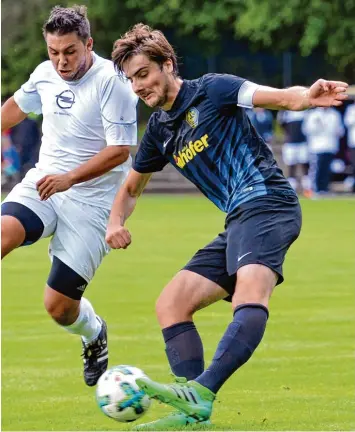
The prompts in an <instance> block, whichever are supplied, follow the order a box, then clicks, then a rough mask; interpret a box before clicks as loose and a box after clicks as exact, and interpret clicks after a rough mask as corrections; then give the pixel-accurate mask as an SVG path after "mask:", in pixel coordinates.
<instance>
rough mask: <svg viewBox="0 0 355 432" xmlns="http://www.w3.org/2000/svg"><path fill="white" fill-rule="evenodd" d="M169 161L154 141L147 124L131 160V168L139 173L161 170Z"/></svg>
mask: <svg viewBox="0 0 355 432" xmlns="http://www.w3.org/2000/svg"><path fill="white" fill-rule="evenodd" d="M168 163H169V161H168V159H166V158H165V157H164V155H163V154H162V153H161V152H160V150H159V148H158V147H157V145H156V143H155V139H154V138H153V134H152V132H151V130H150V128H149V124H148V127H147V130H146V131H145V134H144V135H143V138H142V141H141V144H140V146H139V149H138V152H137V154H136V157H135V159H134V162H133V169H134V170H135V171H137V172H139V173H153V172H157V171H161V170H162V169H163V168H164V167H165V165H167V164H168Z"/></svg>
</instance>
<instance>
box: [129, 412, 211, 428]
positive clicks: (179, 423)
mask: <svg viewBox="0 0 355 432" xmlns="http://www.w3.org/2000/svg"><path fill="white" fill-rule="evenodd" d="M210 425H211V422H210V420H203V421H200V420H196V419H195V418H193V417H189V416H187V415H186V414H184V413H182V412H174V413H172V414H169V415H167V416H166V417H163V418H161V419H159V420H155V421H152V422H150V423H142V424H140V425H137V426H135V427H134V428H133V430H135V431H149V430H151V431H159V430H167V429H177V428H185V427H189V426H191V429H193V430H195V429H200V426H201V429H202V428H203V426H210ZM189 429H190V428H189Z"/></svg>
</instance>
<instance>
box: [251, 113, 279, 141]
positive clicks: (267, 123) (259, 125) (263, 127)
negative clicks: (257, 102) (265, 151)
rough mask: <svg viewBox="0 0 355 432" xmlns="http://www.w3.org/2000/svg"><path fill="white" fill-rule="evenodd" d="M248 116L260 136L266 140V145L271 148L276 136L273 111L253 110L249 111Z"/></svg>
mask: <svg viewBox="0 0 355 432" xmlns="http://www.w3.org/2000/svg"><path fill="white" fill-rule="evenodd" d="M247 114H248V117H249V119H250V121H251V123H252V125H253V126H254V128H255V129H256V131H257V132H258V134H259V135H260V136H261V137H262V138H263V139H264V141H265V142H266V144H268V145H269V146H271V141H272V138H273V135H274V131H273V116H272V114H271V111H269V110H266V109H264V108H254V109H252V110H251V109H248V110H247Z"/></svg>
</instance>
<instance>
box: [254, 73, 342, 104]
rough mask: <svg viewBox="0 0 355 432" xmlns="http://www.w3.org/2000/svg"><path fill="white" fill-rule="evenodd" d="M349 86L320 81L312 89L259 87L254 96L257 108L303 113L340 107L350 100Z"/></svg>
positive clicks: (340, 82) (335, 82)
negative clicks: (314, 109)
mask: <svg viewBox="0 0 355 432" xmlns="http://www.w3.org/2000/svg"><path fill="white" fill-rule="evenodd" d="M347 88H348V84H347V83H345V82H342V81H326V80H324V79H319V80H318V81H316V82H315V83H314V84H313V85H312V86H311V87H309V88H306V87H298V86H297V87H290V88H287V89H276V88H272V87H266V86H259V87H258V89H257V90H256V91H255V93H254V96H253V104H254V106H255V107H261V108H268V109H274V110H281V109H282V110H292V111H302V110H305V109H307V108H312V107H330V106H340V105H342V103H343V101H344V100H346V99H347V98H348V96H347V94H346V90H347Z"/></svg>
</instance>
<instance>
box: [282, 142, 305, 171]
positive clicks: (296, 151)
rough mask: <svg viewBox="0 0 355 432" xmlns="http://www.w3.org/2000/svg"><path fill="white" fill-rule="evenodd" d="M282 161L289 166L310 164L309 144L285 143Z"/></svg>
mask: <svg viewBox="0 0 355 432" xmlns="http://www.w3.org/2000/svg"><path fill="white" fill-rule="evenodd" d="M282 159H283V161H284V163H285V165H287V166H292V165H297V164H306V163H308V162H309V155H308V145H307V143H306V142H304V143H297V144H295V143H285V144H284V145H283V146H282Z"/></svg>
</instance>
